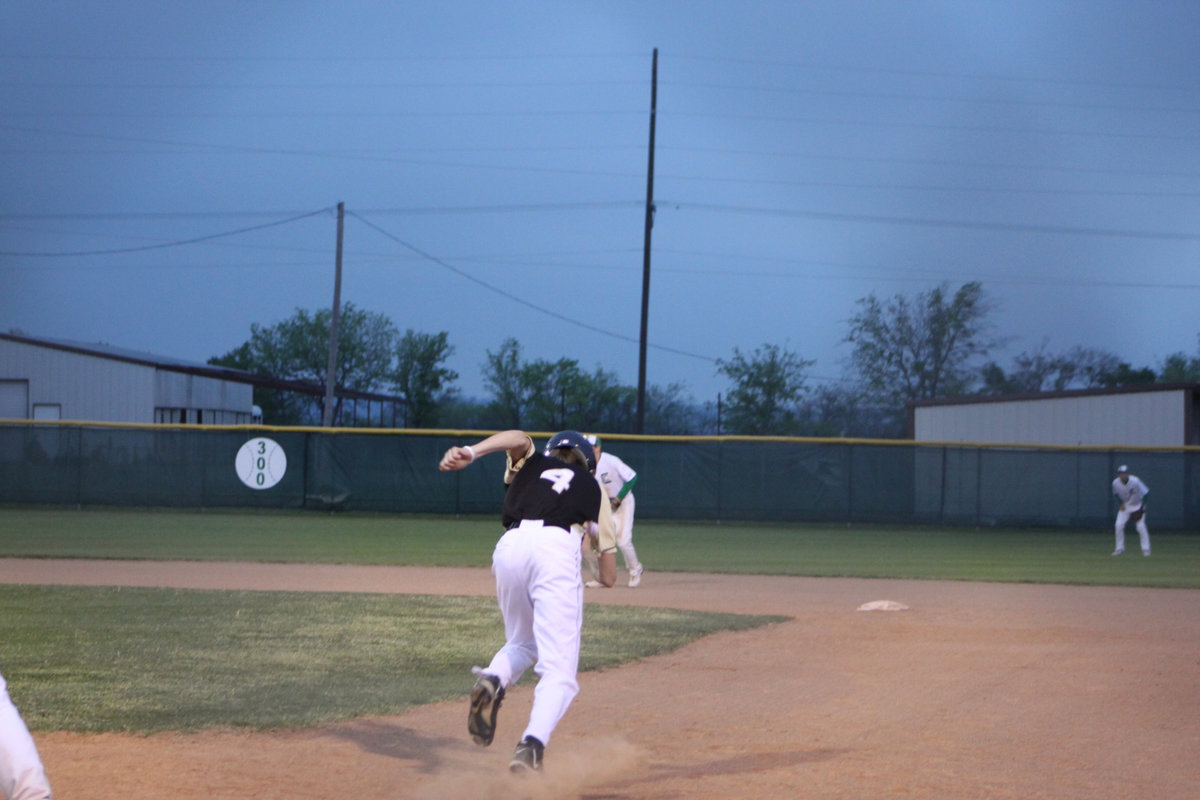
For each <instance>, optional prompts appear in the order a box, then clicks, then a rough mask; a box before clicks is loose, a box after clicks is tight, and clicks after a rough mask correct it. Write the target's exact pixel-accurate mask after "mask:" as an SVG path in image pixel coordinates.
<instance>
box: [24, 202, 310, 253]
mask: <svg viewBox="0 0 1200 800" xmlns="http://www.w3.org/2000/svg"><path fill="white" fill-rule="evenodd" d="M331 210H332V209H331V208H322V209H320V210H318V211H310V212H308V213H306V214H301V215H299V216H295V217H291V218H289V219H282V220H277V221H276V222H268V223H265V224H263V225H252V226H250V227H248V228H238V229H237V230H232V231H223V232H221V233H213V234H209V235H207V236H197V237H195V238H192V239H180V240H178V241H174V242H161V243H159V244H147V245H141V246H139V247H119V248H114V249H111V250H77V251H73V252H66V251H60V252H54V253H47V252H32V251H26V252H20V251H8V250H0V256H21V257H24V258H55V257H59V256H71V257H83V256H110V255H117V254H120V253H141V252H145V251H147V250H163V249H166V248H170V247H183V246H185V245H190V244H199V243H200V242H210V241H213V240H214V239H223V238H226V237H229V236H237V235H238V234H242V233H250V232H252V231H260V230H264V229H266V228H275V227H278V226H280V225H286V224H288V223H290V222H297V221H298V220H302V219H307V218H308V217H315V216H317V215H318V214H327V213H329V212H330V211H331Z"/></svg>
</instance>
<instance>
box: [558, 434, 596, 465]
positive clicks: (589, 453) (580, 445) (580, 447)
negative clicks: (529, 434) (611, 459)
mask: <svg viewBox="0 0 1200 800" xmlns="http://www.w3.org/2000/svg"><path fill="white" fill-rule="evenodd" d="M563 447H565V448H568V449H570V450H574V451H575V452H576V453H578V454H579V456H580V458H582V459H583V463H584V464H585V465H586V466H587V471H588V472H595V471H596V451H595V450H593V449H592V445H591V444H590V443H589V442H588V440H587V438H586V437H585V436H584V435H583V434H582V433H580V432H579V431H562V432H561V433H556V434H554V435H553V436H551V437H550V441H548V442H546V455H548V456H552V455H554V452H553V451H554V450H558V449H560V448H563Z"/></svg>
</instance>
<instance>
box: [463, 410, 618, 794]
mask: <svg viewBox="0 0 1200 800" xmlns="http://www.w3.org/2000/svg"><path fill="white" fill-rule="evenodd" d="M500 451H505V452H506V453H507V460H506V470H505V473H504V482H505V484H506V485H507V488H506V489H505V494H504V503H503V512H502V521H503V524H504V527H505V533H504V535H503V536H501V537H500V540H499V541H498V542H497V543H496V549H495V551H494V552H493V553H492V573H493V574H494V575H495V576H496V600H497V602H498V603H499V605H500V614H501V616H502V617H503V618H504V632H505V636H506V638H507V641H506V642H505V644H504V646H503V647H502V648H500V650H499V651H498V652H497V653H496V654H495V656H494V657H493V658H492V661H491V663H490V664H488V666H487V667H485V668H483V669H479V668H478V667H476V668H474V669H473V670H472V671H473V672H475V673H476V674H477V675H478V676H479V677H478V679H477V680H476V681H475V687H474V688H473V689H472V690H471V704H470V711H469V712H468V715H467V730H468V731H469V732H470V734H471V738H472V739H473V740H474V741H475V743H476V744H479V745H483V746H485V747H486V746H487V745H490V744H491V743H492V739H493V738H494V736H495V733H496V716H497V713H498V712H499V710H500V703H501V701H502V700H503V699H504V692H505V690H506V689H507V688H508V687H509V686H512V685H513V684H514V683H516V682H517V681H518V680H520V679H521V676H522V675H523V674H524V673H525V671H526V670H527V669H529V668H530V667H534V671H535V672H536V673H537V675H538V677H539V680H538V684H537V688H536V689H535V690H534V694H533V708H532V709H531V710H530V712H529V724H528V725H527V726H526V728H525V732H524V734H523V735H522V737H521V741H520V742H519V743H518V744H517V749H516V751H515V752H514V753H513V757H512V761H511V762H509V769H510V770H511V771H513V772H515V773H528V772H534V771H537V770H540V769H541V768H542V757H543V754H544V751H545V748H546V746H547V745H549V744H550V737H551V734H553V732H554V728H555V726H557V725H558V722H559V720H560V719H562V717H563V715H564V714H565V713H566V711H567V707H568V706H570V704H571V701H572V700H574V699H575V695H577V694H578V693H579V683H578V681H577V680H576V673H577V672H578V668H579V642H580V635H581V632H582V628H583V582H582V578H581V575H580V567H579V548H580V537H579V535H578V534H577V533H573V532H572V530H571V528H572V526H573V525H583V526H588V525H589V524H595V523H597V522H598V520H599V518H600V510H601V505H602V504H603V494H602V492H601V490H600V486H599V484H598V483H597V482H596V480H595V476H594V472H595V469H596V456H595V453H594V451H593V450H592V446H591V444H589V443H588V441H587V439H585V438H584V437H583V435H582V434H580V433H578V432H576V431H563V432H562V433H558V434H555V435H554V436H552V437H551V438H550V441H549V442H548V443H547V445H546V449H545V451H543V452H540V453H539V452H538V451H537V449H536V448H535V447H534V445H533V440H532V439H531V438H530V437H529V435H528V434H527V433H525V432H524V431H519V430H510V431H504V432H502V433H497V434H493V435H492V436H489V437H487V438H486V439H484V440H482V441H480V442H477V443H476V444H474V445H470V446H466V447H451V448H450V449H449V450H447V451H446V454H445V455H444V456H442V460H441V463H440V464H439V469H441V470H459V469H463V468H464V467H466V466H467V465H469V464H471V463H472V462H473V461H475V459H477V458H479V457H481V456H485V455H487V454H488V453H496V452H500ZM616 572H617V566H616V553H615V550H610V551H609V552H608V553H607V554H605V555H602V556H601V569H600V576H601V580H605V579H607V580H608V582H609V584H610V585H611V583H612V582H613V581H614V580H615V579H616Z"/></svg>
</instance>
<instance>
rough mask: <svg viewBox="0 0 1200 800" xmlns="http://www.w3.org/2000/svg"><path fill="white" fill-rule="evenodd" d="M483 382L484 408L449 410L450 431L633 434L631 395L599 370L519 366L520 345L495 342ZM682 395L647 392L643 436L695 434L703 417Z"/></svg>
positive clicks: (540, 363) (565, 364) (541, 363)
mask: <svg viewBox="0 0 1200 800" xmlns="http://www.w3.org/2000/svg"><path fill="white" fill-rule="evenodd" d="M483 380H484V385H485V386H486V387H487V388H488V389H489V390H490V391H491V392H492V397H491V401H490V403H489V404H488V405H487V406H486V407H484V408H480V407H479V406H477V405H472V404H471V403H468V402H459V403H454V404H452V406H453V408H452V414H453V417H454V419H456V420H458V422H456V426H461V427H482V428H486V429H491V428H525V429H527V430H544V431H550V430H561V429H563V428H577V429H579V430H587V431H602V432H605V433H625V432H629V431H632V430H633V429H634V424H635V418H636V415H637V391H636V390H635V389H634V388H633V387H631V386H624V385H622V384H621V383H620V381H619V380H618V379H617V376H616V374H615V373H613V372H610V371H608V370H605V369H603V368H600V367H597V368H596V369H595V371H593V372H590V373H589V372H586V371H584V370H583V369H582V368H581V367H580V366H579V362H578V361H576V360H574V359H570V358H560V359H558V360H557V361H548V360H545V359H536V360H534V361H524V360H523V359H522V358H521V345H520V343H519V342H517V340H516V339H514V338H511V337H510V338H508V339H505V340H504V341H503V342H501V344H500V348H499V349H498V350H497V351H495V352H492V351H490V350H489V351H488V353H487V358H486V360H485V362H484V364H483ZM682 392H683V389H682V387H681V386H679V385H675V384H672V385H671V386H668V387H665V388H663V387H658V386H649V387H647V390H646V427H647V429H648V430H650V431H652V432H654V433H660V434H670V433H676V434H683V433H692V432H694V431H695V429H694V428H692V427H690V426H691V425H692V424H693V422H694V421H695V420H701V419H704V413H703V410H702V409H697V408H695V407H694V406H692V405H690V404H689V403H690V398H687V399H685V398H683V397H681V395H682ZM471 421H475V422H478V423H481V424H470V423H471ZM696 424H698V423H696Z"/></svg>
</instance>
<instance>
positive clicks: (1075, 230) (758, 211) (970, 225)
mask: <svg viewBox="0 0 1200 800" xmlns="http://www.w3.org/2000/svg"><path fill="white" fill-rule="evenodd" d="M657 205H658V210H659V211H660V212H662V211H664V210H676V211H678V210H684V209H686V210H696V211H725V212H729V213H734V214H755V215H761V216H773V217H807V218H810V219H824V220H831V221H835V222H872V223H877V224H881V225H913V226H919V227H934V228H962V229H964V230H984V231H1000V232H1005V233H1050V234H1068V235H1073V236H1111V237H1118V238H1128V239H1163V240H1173V241H1188V242H1192V241H1200V234H1196V233H1175V232H1172V231H1141V230H1134V229H1122V228H1083V227H1075V226H1070V225H1032V224H1025V223H1016V222H1013V223H1009V222H982V221H973V220H957V219H932V218H921V217H896V216H886V215H876V214H846V213H837V212H832V211H812V210H804V209H783V208H764V207H755V206H734V205H722V204H718V203H688V202H686V201H684V202H676V201H668V200H660V201H659V202H658V204H657Z"/></svg>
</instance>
